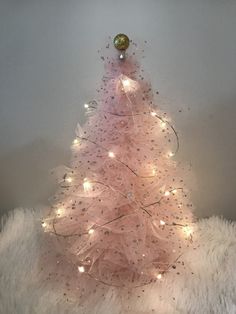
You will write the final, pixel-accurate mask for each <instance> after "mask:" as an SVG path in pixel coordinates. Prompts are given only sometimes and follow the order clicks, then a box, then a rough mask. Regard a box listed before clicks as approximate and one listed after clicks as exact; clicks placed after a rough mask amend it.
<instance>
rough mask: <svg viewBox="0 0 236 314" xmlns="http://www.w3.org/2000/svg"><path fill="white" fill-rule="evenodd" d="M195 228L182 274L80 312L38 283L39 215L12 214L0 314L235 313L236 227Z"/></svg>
mask: <svg viewBox="0 0 236 314" xmlns="http://www.w3.org/2000/svg"><path fill="white" fill-rule="evenodd" d="M198 226H199V231H198V237H199V242H200V248H199V249H198V250H195V251H189V252H187V253H186V255H185V264H186V265H187V270H186V273H184V274H181V275H179V276H178V275H175V277H173V275H166V276H164V277H163V279H162V280H161V281H160V282H158V283H155V284H152V285H149V286H147V287H145V290H144V291H143V289H142V288H139V289H135V290H133V291H132V294H131V295H130V296H129V298H127V295H126V294H127V293H125V292H124V293H122V292H118V291H116V290H115V288H111V289H109V290H108V292H107V294H106V295H105V296H104V299H103V300H102V302H98V303H96V304H94V303H93V302H92V300H87V303H86V305H85V306H84V307H81V306H80V305H79V304H78V302H77V301H76V300H69V299H66V298H65V297H63V293H62V291H60V287H58V289H57V290H56V289H51V287H50V286H49V285H48V284H47V282H45V281H42V280H41V279H40V276H39V270H38V267H37V261H38V257H39V254H40V245H41V244H40V241H39V239H40V237H41V232H42V231H41V228H40V210H37V211H36V210H26V209H17V210H14V211H13V212H12V213H11V214H10V216H9V218H8V220H7V222H6V224H5V225H4V228H3V230H2V233H1V237H0V256H1V258H0V313H1V314H15V313H16V314H34V313H39V314H46V313H48V314H54V313H55V314H62V313H63V314H64V313H70V314H75V313H76V314H89V313H91V314H141V313H142V314H151V313H158V314H162V313H163V314H164V313H167V314H169V313H170V314H171V313H183V314H185V313H186V314H187V313H188V314H189V313H204V314H207V313H219V314H223V313H230V314H233V313H236V272H235V267H236V224H235V223H234V222H233V223H230V222H228V221H226V220H223V219H220V218H218V217H211V218H209V219H204V220H202V221H199V222H198ZM192 273H193V274H192Z"/></svg>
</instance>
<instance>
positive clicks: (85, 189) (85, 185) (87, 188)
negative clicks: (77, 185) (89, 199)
mask: <svg viewBox="0 0 236 314" xmlns="http://www.w3.org/2000/svg"><path fill="white" fill-rule="evenodd" d="M83 187H84V191H85V192H88V191H90V190H91V183H90V182H89V181H88V179H87V178H85V179H84V183H83Z"/></svg>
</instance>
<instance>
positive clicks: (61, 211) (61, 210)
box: [56, 207, 64, 216]
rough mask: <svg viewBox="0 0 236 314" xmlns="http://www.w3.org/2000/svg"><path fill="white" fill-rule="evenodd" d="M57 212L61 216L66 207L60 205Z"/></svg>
mask: <svg viewBox="0 0 236 314" xmlns="http://www.w3.org/2000/svg"><path fill="white" fill-rule="evenodd" d="M56 213H57V215H58V216H61V215H62V214H63V213H64V208H62V207H59V208H58V209H57V210H56Z"/></svg>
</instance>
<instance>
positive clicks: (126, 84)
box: [122, 79, 130, 87]
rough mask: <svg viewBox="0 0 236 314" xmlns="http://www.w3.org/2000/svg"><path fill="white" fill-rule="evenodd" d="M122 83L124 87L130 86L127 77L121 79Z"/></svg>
mask: <svg viewBox="0 0 236 314" xmlns="http://www.w3.org/2000/svg"><path fill="white" fill-rule="evenodd" d="M122 84H123V86H124V87H129V86H130V80H129V79H124V80H122Z"/></svg>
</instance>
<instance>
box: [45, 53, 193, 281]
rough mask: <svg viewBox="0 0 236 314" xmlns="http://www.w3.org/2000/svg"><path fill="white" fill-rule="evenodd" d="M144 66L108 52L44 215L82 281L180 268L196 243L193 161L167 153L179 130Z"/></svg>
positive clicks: (49, 234)
mask: <svg viewBox="0 0 236 314" xmlns="http://www.w3.org/2000/svg"><path fill="white" fill-rule="evenodd" d="M139 68H140V67H139V65H138V64H137V62H136V60H135V58H134V57H133V56H132V55H131V56H128V57H127V58H126V60H124V61H121V60H119V59H118V58H117V59H116V58H106V59H105V70H106V73H105V76H104V78H103V80H102V84H101V87H100V89H99V91H98V101H93V102H90V103H88V105H89V108H88V109H87V111H88V120H87V122H86V123H85V125H84V126H83V128H81V127H80V126H78V128H77V140H78V143H75V144H73V145H72V159H71V165H70V169H69V168H67V169H66V172H64V173H63V175H64V176H62V177H61V182H60V189H59V191H58V193H57V194H56V195H55V197H54V198H53V205H52V208H51V209H50V211H49V213H48V214H47V215H46V216H45V219H44V228H45V232H46V234H45V238H44V241H47V242H48V247H50V250H49V251H50V254H51V255H53V254H54V253H55V254H54V257H50V263H52V264H53V263H54V265H56V263H57V264H60V263H61V265H64V266H63V267H61V271H60V272H61V274H63V273H64V274H66V273H67V274H69V275H70V277H73V278H76V283H75V286H76V285H80V286H81V283H82V282H83V284H87V285H90V286H91V282H93V281H94V280H95V281H96V282H98V283H104V284H106V285H108V286H110V285H111V286H118V287H123V286H126V287H135V286H140V285H145V284H148V283H149V282H153V281H155V280H158V279H157V278H158V277H157V276H158V275H160V274H161V275H162V276H164V273H165V272H166V271H170V270H172V271H175V272H177V273H178V272H180V271H181V269H183V267H184V265H182V263H181V255H182V253H183V252H184V249H185V248H186V247H187V246H189V245H192V243H194V235H193V233H194V231H193V228H194V226H193V224H192V219H193V218H192V213H191V209H192V204H191V202H190V201H189V199H188V190H187V187H186V185H185V181H184V178H183V176H185V175H184V172H185V169H184V167H183V166H182V165H179V164H177V163H176V162H175V161H174V160H173V159H174V157H170V156H169V155H168V154H169V152H175V150H176V148H177V138H176V135H175V133H174V131H173V129H172V128H171V124H169V123H168V118H167V116H166V114H164V113H163V112H161V111H160V110H159V109H158V107H157V106H155V105H154V97H153V94H152V90H151V86H150V84H149V83H148V82H146V81H145V80H144V78H143V76H142V72H140V71H139V70H140V69H139ZM154 112H155V113H154ZM155 114H156V115H155ZM163 121H164V122H163ZM165 121H167V122H166V123H165ZM163 124H164V125H163ZM109 152H112V153H113V154H114V156H115V157H113V156H112V157H111V156H109ZM85 178H86V179H85ZM70 179H71V182H69V181H70ZM85 182H89V183H88V184H89V186H87V188H86V185H85V184H84V183H85ZM168 192H169V195H167V194H168ZM151 204H153V205H151ZM59 209H61V211H59ZM186 226H188V227H186ZM91 229H92V231H90V230H91ZM49 251H48V252H49ZM52 251H53V252H54V253H52ZM50 254H49V253H47V252H46V253H45V255H44V256H43V259H42V260H43V263H45V264H48V263H49V260H48V258H49V255H50ZM68 265H69V266H68ZM55 267H56V266H55ZM78 267H80V268H79V270H80V271H81V270H82V272H80V271H79V270H78ZM81 267H82V268H81ZM52 269H53V268H52ZM83 270H84V272H83ZM78 278H83V279H84V278H86V280H84V281H82V279H78ZM159 278H160V276H159Z"/></svg>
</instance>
